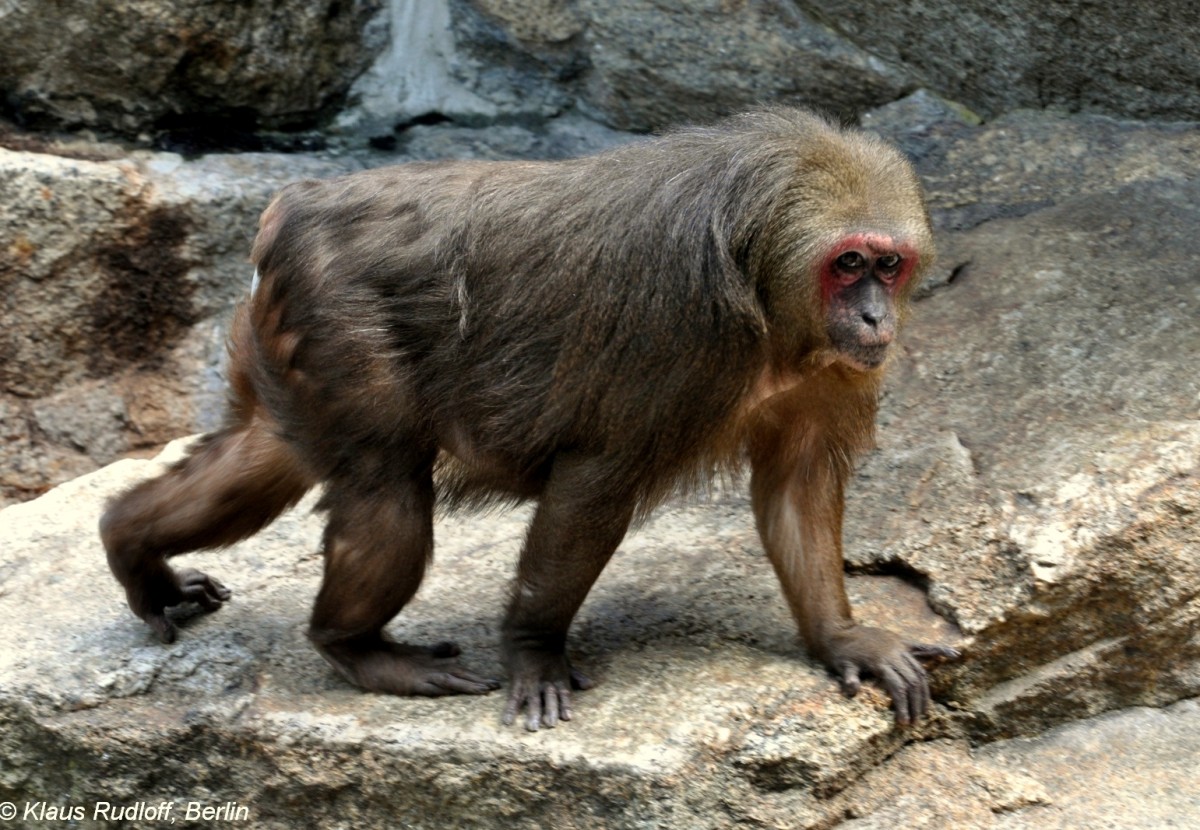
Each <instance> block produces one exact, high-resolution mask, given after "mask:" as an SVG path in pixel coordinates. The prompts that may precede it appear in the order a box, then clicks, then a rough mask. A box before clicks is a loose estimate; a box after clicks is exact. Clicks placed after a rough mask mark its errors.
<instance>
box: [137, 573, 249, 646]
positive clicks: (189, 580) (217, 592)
mask: <svg viewBox="0 0 1200 830" xmlns="http://www.w3.org/2000/svg"><path fill="white" fill-rule="evenodd" d="M122 576H124V577H125V578H123V579H122V580H121V581H122V583H123V584H124V585H125V596H126V598H127V599H128V600H129V607H130V608H131V609H133V613H135V614H137V615H138V616H139V617H141V618H142V619H143V620H145V622H146V623H147V624H148V625H149V626H150V628H152V629H153V630H154V633H155V634H157V635H158V639H159V640H161V641H162V642H164V643H173V642H175V636H176V634H177V629H176V628H175V623H174V622H172V621H171V619H170V618H169V617H167V613H166V611H167V609H168V608H171V607H173V606H176V605H182V604H184V603H186V602H194V603H196V604H197V605H199V606H200V609H201V610H202V611H205V612H211V611H216V610H217V609H218V608H220V607H221V605H222V604H223V603H224V602H225V601H226V600H227V599H229V598H230V597H231V596H232V595H233V592H232V591H230V590H229V589H228V588H226V587H225V586H224V585H222V584H221V583H220V582H218V581H217V580H215V579H213V578H212V577H211V576H208V575H207V574H204V573H201V572H200V571H197V570H193V569H192V568H183V569H181V570H178V571H176V570H174V569H173V568H171V566H169V565H167V563H166V562H163V561H161V560H160V561H159V562H158V563H156V565H155V567H153V568H152V569H150V570H148V571H144V572H142V573H140V574H124V575H122Z"/></svg>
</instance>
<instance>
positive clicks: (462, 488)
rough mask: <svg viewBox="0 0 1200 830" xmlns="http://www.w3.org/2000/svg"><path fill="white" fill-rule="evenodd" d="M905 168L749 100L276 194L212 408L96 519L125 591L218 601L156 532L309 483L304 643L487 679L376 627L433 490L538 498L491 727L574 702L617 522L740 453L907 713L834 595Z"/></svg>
mask: <svg viewBox="0 0 1200 830" xmlns="http://www.w3.org/2000/svg"><path fill="white" fill-rule="evenodd" d="M933 254H934V252H933V245H932V238H931V233H930V228H929V221H928V216H927V213H926V210H925V207H924V203H923V198H922V192H921V187H920V184H919V183H918V181H917V178H916V176H915V175H914V173H913V170H912V169H911V167H910V166H909V164H908V163H907V162H906V161H905V160H904V159H903V158H902V157H901V156H900V154H899V153H897V152H896V151H895V150H894V149H892V148H890V147H889V146H887V145H886V144H884V143H883V142H882V141H880V140H878V139H876V138H873V137H870V136H868V135H865V134H862V133H859V132H856V131H852V130H843V129H840V128H838V127H836V126H833V125H831V124H829V123H827V122H826V121H824V120H823V119H821V118H819V117H817V116H815V115H813V114H811V113H809V112H806V111H802V110H794V109H766V110H760V111H756V112H752V113H749V114H746V115H743V116H740V117H736V118H733V119H731V120H728V121H726V122H724V123H721V124H718V125H716V126H712V127H701V128H690V129H682V130H679V131H676V132H672V133H669V134H666V135H663V136H660V137H657V138H654V139H649V140H645V141H642V142H640V143H635V144H630V145H626V146H623V147H620V148H618V149H615V150H611V151H609V152H605V153H601V154H599V155H594V156H590V157H585V158H579V159H574V160H568V161H555V162H525V161H514V162H480V161H463V162H437V163H417V164H404V165H399V166H394V167H390V168H383V169H376V170H368V171H364V172H359V173H354V174H351V175H348V176H343V177H341V178H335V179H330V180H328V181H303V182H299V183H296V184H292V185H290V186H288V187H286V188H284V189H283V190H282V191H281V192H280V193H279V194H278V196H277V197H276V198H275V199H274V201H273V202H272V203H271V204H270V206H269V207H268V208H267V209H266V211H265V212H264V213H263V215H262V219H261V222H260V228H259V232H258V237H257V239H256V241H255V243H254V248H253V255H252V259H253V261H254V263H255V265H256V266H257V272H256V278H255V287H254V290H253V292H252V295H251V296H250V297H249V298H248V299H247V300H246V301H245V302H244V303H243V304H242V305H241V307H240V308H239V310H238V311H237V314H236V317H235V320H234V322H233V325H232V330H231V335H230V340H231V343H230V350H231V363H230V368H229V374H230V387H231V390H230V404H229V410H228V416H227V420H226V423H225V425H224V426H223V427H222V428H221V429H219V430H218V431H216V432H214V433H211V434H209V435H207V436H205V437H204V438H203V439H202V440H201V441H200V442H199V443H198V444H197V445H196V446H194V448H193V449H192V450H191V451H190V454H189V455H188V456H187V457H186V458H185V459H184V460H182V461H181V462H179V463H178V464H177V465H176V466H175V467H174V468H172V469H171V470H169V471H168V472H166V473H165V474H163V475H161V476H159V477H157V478H154V479H151V480H148V481H145V482H142V483H141V484H138V485H136V486H135V487H133V488H132V489H130V490H128V491H127V492H125V493H124V494H123V495H121V496H119V497H118V498H117V499H115V500H114V501H113V502H112V503H111V504H110V505H109V507H108V509H107V511H106V513H105V514H104V516H103V518H102V519H101V524H100V527H101V536H102V538H103V541H104V546H105V548H106V550H107V553H108V562H109V564H110V566H111V568H112V571H113V573H114V575H115V576H116V578H117V579H118V580H119V582H120V583H121V585H122V586H123V587H124V589H125V592H126V596H127V598H128V601H129V605H130V607H131V608H132V610H133V612H134V613H135V614H137V615H138V616H139V617H141V618H142V619H143V620H145V621H146V622H147V623H148V624H149V625H150V627H151V628H152V629H153V630H154V631H155V632H156V633H157V635H158V636H159V637H160V638H161V639H162V640H163V641H164V642H171V641H173V639H174V637H175V634H176V629H175V625H174V623H173V622H172V621H171V619H170V617H169V616H168V615H167V613H166V611H167V609H169V608H171V607H172V606H175V605H179V604H181V603H189V602H194V603H198V604H199V605H200V606H201V607H202V608H203V609H204V610H214V609H216V608H218V607H220V605H221V604H222V603H223V602H224V601H225V600H227V599H228V598H229V596H230V592H229V591H228V590H227V589H226V588H225V587H224V586H222V585H221V583H220V582H218V581H217V580H216V579H214V578H212V577H210V576H207V575H205V574H203V573H200V572H199V571H195V570H191V569H188V570H178V571H177V570H174V569H172V568H171V567H170V566H169V565H168V564H167V560H168V559H169V558H170V557H172V556H175V555H177V554H181V553H184V552H186V551H193V550H198V549H203V548H214V547H221V546H225V545H229V544H232V543H233V542H236V541H238V540H240V539H243V538H245V537H247V536H250V535H251V534H253V533H255V532H256V531H258V530H259V529H261V528H262V527H264V526H265V525H266V524H268V523H269V522H270V521H271V520H272V519H274V518H275V517H276V516H278V515H279V514H280V513H281V512H282V511H284V510H285V509H286V508H288V507H290V506H291V505H294V504H295V503H296V502H297V501H298V500H299V499H300V498H301V496H302V495H303V494H304V493H305V492H306V491H307V490H309V489H310V488H311V487H313V486H314V485H317V484H320V485H322V487H323V495H322V496H321V498H320V502H319V504H318V509H319V510H320V511H323V512H324V513H325V514H326V515H327V517H328V524H327V526H326V528H325V532H324V540H323V551H324V562H325V570H324V580H323V582H322V584H321V587H320V591H319V593H318V595H317V599H316V604H315V607H314V609H313V612H312V619H311V624H310V628H309V637H310V639H311V640H312V642H313V644H314V645H315V646H316V648H317V650H318V651H319V652H320V653H321V654H322V655H323V656H324V658H325V659H326V660H327V661H328V662H329V663H330V664H331V665H332V666H333V668H334V669H335V670H336V671H337V672H339V673H340V674H341V675H342V676H343V677H345V678H346V679H347V680H348V681H350V682H351V683H354V684H356V685H358V686H360V687H362V688H364V689H367V690H370V691H375V692H386V693H390V694H399V695H446V694H483V693H486V692H490V691H492V690H494V689H496V688H498V687H499V685H500V684H499V683H498V681H496V680H494V679H490V678H487V677H483V676H480V675H478V674H476V673H475V672H472V671H470V670H469V669H467V668H465V667H464V666H462V665H461V664H460V663H459V662H458V660H457V656H458V649H457V647H456V646H454V645H453V644H451V643H441V644H437V645H434V646H416V645H408V644H401V643H398V642H395V641H393V640H392V639H390V638H389V637H388V636H387V635H386V634H385V633H384V626H385V625H386V624H387V623H388V621H389V620H391V619H392V618H393V617H394V616H395V615H396V614H397V613H398V612H399V611H400V609H401V608H403V607H404V605H405V603H407V602H408V601H409V599H410V598H411V597H412V596H413V594H414V592H415V591H416V590H417V587H418V585H419V584H420V582H421V578H422V575H423V574H424V571H425V567H426V563H427V562H429V560H430V557H431V554H432V547H433V513H434V504H435V502H439V503H441V504H443V505H447V506H449V507H451V508H469V507H478V506H481V505H486V504H491V503H496V502H515V501H519V500H524V499H536V501H537V509H536V512H535V514H534V517H533V519H532V522H531V523H530V526H529V530H528V535H527V537H526V539H525V542H524V547H523V549H522V552H521V556H520V562H519V565H518V568H517V575H516V579H515V584H514V586H513V589H512V595H511V600H510V601H509V603H508V609H507V613H506V615H505V617H504V623H503V637H502V656H503V661H504V665H505V667H506V669H507V673H508V677H509V682H510V685H509V690H508V698H507V703H506V706H505V709H504V713H503V717H502V720H503V721H504V723H506V724H511V723H512V722H513V721H514V720H517V719H518V718H519V717H521V716H522V714H523V717H524V719H525V725H526V727H527V728H528V729H531V730H537V729H538V728H539V727H552V726H555V725H556V724H557V723H558V722H560V721H566V720H570V719H571V717H572V714H573V710H572V706H573V701H572V695H571V691H572V690H573V689H582V688H587V687H589V686H590V685H591V681H590V680H589V679H588V678H586V677H585V676H584V675H583V674H581V673H579V672H578V671H576V670H575V669H574V668H573V667H572V666H571V664H570V662H569V660H568V658H567V653H566V640H567V630H568V628H569V627H570V624H571V620H572V618H573V617H574V616H575V613H576V611H577V610H578V609H579V606H580V604H581V603H582V602H583V600H584V597H585V596H586V595H587V593H588V590H589V589H590V588H591V586H592V584H593V582H595V580H596V578H597V576H599V574H600V571H601V570H602V569H603V568H604V566H605V563H607V562H608V560H609V557H611V556H612V554H613V552H614V551H615V550H616V548H617V546H618V545H619V544H620V542H621V540H622V538H623V537H624V536H625V533H626V531H627V530H628V528H629V527H630V525H631V523H633V522H635V521H637V520H639V519H642V518H644V517H645V516H647V514H648V513H649V512H650V511H651V510H652V509H653V508H654V507H655V506H656V505H658V504H660V503H661V502H662V501H663V500H664V499H666V498H667V497H669V496H671V495H672V494H674V493H677V492H680V491H686V490H687V489H688V488H689V487H693V486H695V485H697V484H699V483H702V482H704V481H706V480H708V479H709V478H710V477H711V476H712V475H713V474H715V473H716V472H719V471H722V470H729V469H736V468H740V467H741V466H743V465H745V464H746V463H748V465H749V468H750V492H751V496H752V503H753V510H754V516H755V519H756V522H757V527H758V531H759V533H760V535H761V537H762V542H763V545H764V547H765V549H766V553H767V555H768V557H769V559H770V561H771V563H772V565H773V566H774V569H775V571H776V573H777V575H778V577H779V580H780V582H781V583H782V586H783V591H784V594H785V596H786V598H787V601H788V604H789V605H790V607H791V610H792V612H793V614H794V616H795V618H796V621H797V623H798V626H799V633H800V636H801V638H802V640H803V642H804V644H805V646H806V647H807V648H808V650H809V652H810V653H811V654H812V655H814V656H815V657H817V658H819V659H820V660H822V661H824V663H825V664H826V665H828V666H829V667H830V669H831V670H832V671H833V672H834V673H835V674H836V676H837V677H838V678H839V679H840V681H841V684H842V687H843V689H844V691H846V692H847V693H848V694H850V695H853V694H854V693H855V692H856V691H857V690H858V688H859V686H860V678H861V676H863V675H871V676H874V677H875V678H877V679H878V680H879V681H880V682H881V683H882V684H883V686H884V687H885V688H886V689H887V691H888V692H889V693H890V695H891V698H892V701H893V708H894V711H895V719H896V721H897V722H898V723H899V724H901V725H905V724H908V723H910V722H912V721H913V720H914V719H916V718H918V717H920V716H922V715H923V714H924V713H925V712H926V711H927V710H928V709H929V706H930V696H929V686H928V682H927V678H926V674H925V671H924V669H923V668H922V666H921V664H920V663H919V662H918V658H929V657H933V658H938V657H953V656H955V652H954V651H953V650H952V649H949V648H946V647H943V646H931V645H915V644H912V643H909V642H907V641H906V640H904V639H903V638H901V637H900V636H898V635H896V634H894V633H892V632H890V631H886V630H883V629H879V628H872V627H868V626H864V625H860V624H858V623H856V622H855V621H854V619H853V618H852V616H851V611H850V605H849V602H848V601H847V598H846V591H845V587H844V584H843V562H842V510H843V503H844V502H843V492H844V490H845V487H846V482H847V479H848V478H849V476H850V474H851V470H852V464H853V460H854V458H855V455H856V454H857V453H859V452H860V451H861V450H863V449H864V448H865V447H867V446H868V445H869V444H870V443H871V441H872V435H873V429H874V416H875V410H876V404H877V397H878V392H879V386H880V380H881V378H882V375H883V371H884V367H885V366H886V364H887V361H888V356H889V354H890V352H891V347H892V344H893V341H894V340H895V337H896V333H897V329H898V327H899V326H900V323H901V321H902V319H903V317H904V315H905V309H906V305H907V301H908V298H909V296H910V294H911V293H912V290H913V287H914V285H916V283H917V281H918V280H919V279H920V278H921V275H922V273H923V272H925V271H926V270H927V268H928V267H929V264H930V262H931V260H932V258H933Z"/></svg>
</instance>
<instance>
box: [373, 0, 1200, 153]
mask: <svg viewBox="0 0 1200 830" xmlns="http://www.w3.org/2000/svg"><path fill="white" fill-rule="evenodd" d="M396 3H397V5H400V6H405V7H412V8H416V6H415V4H414V3H413V2H412V0H407V1H406V2H400V0H396ZM421 8H422V11H421V15H422V18H421V19H422V20H425V19H431V18H432V16H433V15H435V13H436V14H437V15H443V16H444V15H445V14H446V12H445V11H443V9H444V3H443V2H439V3H429V4H423V5H422V7H421ZM440 19H441V18H439V20H440ZM449 19H450V21H451V29H452V31H451V34H450V35H449V36H447V35H446V34H445V33H444V28H438V29H437V31H438V32H441V33H442V34H440V35H439V37H440V40H439V41H438V42H439V44H440V45H439V47H438V60H437V62H436V63H437V65H438V66H441V67H444V68H443V69H442V70H439V71H440V72H441V75H440V76H439V77H440V78H441V79H442V81H440V82H439V83H437V84H433V85H432V87H431V88H435V89H444V90H447V92H446V93H439V94H443V95H444V96H448V97H449V100H448V101H447V103H446V107H447V108H446V109H439V106H441V105H440V104H438V103H437V102H436V101H435V100H434V99H435V98H437V95H434V94H427V95H425V96H424V98H425V102H426V105H425V108H421V107H417V108H415V109H414V108H413V107H412V106H409V107H408V108H405V107H399V108H396V107H393V110H394V118H393V121H403V120H404V119H405V118H411V117H413V116H416V115H420V114H422V112H429V111H440V112H444V113H445V114H447V115H450V116H453V117H463V116H466V117H472V116H475V117H479V116H483V117H495V116H496V115H497V114H499V115H500V116H501V117H503V116H510V117H511V116H520V117H545V116H546V115H548V114H552V113H554V112H557V111H560V110H562V109H563V108H566V107H571V106H575V107H578V108H579V109H581V110H582V111H584V112H586V113H587V114H589V115H591V116H593V117H595V118H597V119H599V120H602V121H604V122H605V123H607V124H609V125H611V126H614V127H617V128H619V129H628V130H637V131H646V130H651V129H661V128H663V127H666V126H669V125H671V124H675V123H678V122H681V121H697V120H700V121H706V120H711V119H713V118H714V117H716V116H719V115H723V114H726V113H729V112H731V111H735V110H738V109H743V108H745V107H748V106H751V105H754V104H759V103H803V104H807V105H809V106H813V107H817V108H819V109H823V110H826V111H828V112H830V113H832V114H834V115H835V116H837V117H840V118H849V119H854V118H856V117H857V116H858V115H860V114H861V113H862V112H864V111H865V110H869V109H871V108H873V107H877V106H879V105H881V104H885V103H887V102H889V101H893V100H895V99H897V98H900V97H901V96H903V95H905V94H906V93H908V92H911V91H912V90H914V89H917V88H919V87H926V88H928V89H929V90H931V91H932V92H934V93H936V94H938V95H941V96H943V97H945V98H948V99H951V100H953V101H957V102H960V104H962V105H964V106H965V107H967V108H969V109H970V110H973V111H975V112H978V113H980V114H982V115H984V116H986V117H989V118H993V117H997V116H1000V115H1002V114H1004V113H1006V112H1008V111H1010V110H1013V109H1018V108H1031V107H1036V108H1053V109H1060V110H1066V111H1072V112H1076V111H1083V112H1091V113H1102V114H1109V115H1115V116H1125V117H1137V118H1157V119H1177V120H1180V119H1197V118H1200V92H1198V91H1197V87H1196V84H1195V83H1193V80H1194V79H1195V78H1196V77H1198V76H1200V57H1198V56H1197V54H1196V51H1195V50H1194V49H1193V48H1191V47H1192V44H1193V43H1194V42H1195V41H1196V39H1197V36H1198V35H1200V13H1198V12H1197V10H1196V8H1195V7H1194V6H1193V5H1192V4H1191V3H1189V2H1188V0H1169V2H1167V3H1165V4H1158V5H1156V6H1155V8H1154V9H1152V10H1142V9H1140V8H1137V9H1135V8H1133V7H1126V6H1113V5H1109V6H1105V7H1103V8H1099V7H1095V6H1093V5H1090V4H1087V3H1084V2H1082V0H1077V2H1070V3H1064V4H1060V5H1058V6H1056V7H1055V8H1054V9H1052V10H1049V11H1048V10H1046V9H1045V8H1044V7H1043V6H1040V5H1033V4H1022V3H1013V2H1010V3H1006V4H1000V5H997V4H996V3H992V2H986V0H970V2H968V3H966V4H965V5H964V4H962V3H949V2H943V3H938V2H933V3H923V4H921V6H919V7H912V6H910V5H905V4H900V5H897V4H895V3H887V2H881V1H880V0H872V1H871V2H867V3H862V2H854V3H850V2H846V0H815V2H812V3H806V4H793V3H758V2H746V1H745V0H672V2H663V1H662V0H616V2H611V1H610V0H579V2H567V1H566V0H450V2H449ZM422 25H424V24H422ZM441 25H442V24H439V27H440V26H441ZM396 31H398V32H399V33H400V37H401V38H405V39H409V38H411V36H410V35H409V34H408V32H409V31H410V28H407V27H405V28H400V29H397V30H396ZM398 42H399V41H398ZM405 42H407V41H405ZM393 51H395V52H396V53H397V54H402V53H403V52H409V53H412V54H422V55H423V54H424V52H422V51H421V50H420V49H408V50H399V49H394V50H393ZM402 63H403V62H402ZM432 65H433V62H430V61H428V60H425V59H424V58H422V59H421V60H420V61H416V62H414V63H403V65H397V66H393V67H391V68H392V72H391V76H392V77H396V76H399V77H403V78H408V77H410V76H411V75H413V74H418V75H421V76H422V77H427V78H428V77H429V76H430V70H429V69H428V67H430V66H432ZM384 77H386V76H384ZM410 85H411V84H410ZM427 86H428V84H427Z"/></svg>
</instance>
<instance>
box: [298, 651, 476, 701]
mask: <svg viewBox="0 0 1200 830" xmlns="http://www.w3.org/2000/svg"><path fill="white" fill-rule="evenodd" d="M316 646H317V650H318V651H319V652H321V656H322V657H324V658H325V659H326V661H328V662H329V664H330V665H331V666H333V667H334V669H336V670H337V672H338V674H340V675H342V677H344V678H346V679H347V680H349V681H350V682H351V683H353V684H354V685H356V686H359V687H361V688H363V689H366V690H367V691H369V692H381V693H383V694H390V695H420V696H422V697H440V696H442V695H484V694H487V693H488V692H491V691H494V690H496V689H499V688H500V681H499V680H493V679H491V678H487V677H483V676H481V675H478V674H475V673H474V672H472V671H469V670H468V669H465V668H463V667H462V666H460V665H459V663H458V659H457V658H458V655H459V654H461V650H460V649H459V647H458V646H457V645H455V644H454V643H438V644H437V645H434V646H429V647H426V646H412V645H406V644H404V643H393V642H391V641H389V640H384V639H383V638H381V637H377V636H373V637H369V638H363V639H358V640H343V641H338V642H333V643H328V644H322V643H319V642H318V643H316Z"/></svg>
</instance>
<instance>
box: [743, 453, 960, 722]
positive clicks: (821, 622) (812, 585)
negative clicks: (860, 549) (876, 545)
mask: <svg viewBox="0 0 1200 830" xmlns="http://www.w3.org/2000/svg"><path fill="white" fill-rule="evenodd" d="M819 444H820V442H819V441H810V442H809V451H808V452H806V453H804V454H803V457H802V458H801V459H799V460H798V463H793V464H788V463H787V457H788V454H787V453H786V452H784V451H783V447H781V446H778V445H776V446H773V447H770V448H766V447H762V446H760V447H758V451H756V452H755V453H754V457H753V475H752V479H751V497H752V500H753V503H754V514H755V519H756V521H757V524H758V532H759V535H760V536H761V537H762V541H763V546H764V547H765V548H766V551H767V556H768V557H769V558H770V560H771V564H772V565H773V566H774V568H775V573H776V575H777V576H778V577H779V581H780V582H781V583H782V585H783V591H784V594H785V595H786V597H787V600H788V604H789V605H790V606H791V609H792V614H793V615H794V616H795V618H796V622H797V623H798V625H799V627H800V636H801V638H802V639H803V640H804V644H805V646H806V647H807V648H808V650H809V653H810V654H812V655H813V656H815V657H817V658H819V659H820V660H822V661H823V662H824V663H825V664H826V665H827V666H829V667H830V669H832V670H833V671H834V672H835V673H836V674H837V676H838V677H839V679H840V680H841V685H842V690H843V691H844V692H845V693H846V694H847V695H849V696H850V697H853V696H854V695H855V694H857V693H858V690H859V688H860V686H861V681H860V675H861V674H862V673H863V672H867V673H870V674H872V675H874V676H875V677H876V678H878V679H879V680H880V682H882V683H883V685H884V687H885V688H886V689H887V690H888V693H889V694H890V695H891V697H892V708H893V710H894V711H895V716H896V723H897V724H899V725H901V726H906V725H908V724H910V723H912V722H913V721H914V720H916V719H917V718H920V717H921V716H922V715H924V714H925V713H926V711H928V709H929V705H930V696H929V681H928V679H927V677H926V675H925V670H924V669H923V668H922V667H921V664H920V663H918V662H917V658H918V657H946V658H953V657H957V656H958V652H956V651H955V650H954V649H952V648H948V647H946V646H929V645H916V644H912V643H908V642H906V641H905V640H903V639H902V638H900V637H899V636H897V635H896V634H894V633H892V632H891V631H888V630H885V629H881V628H872V627H870V626H865V625H859V624H857V623H855V622H854V619H853V617H852V615H851V612H850V601H849V599H848V598H847V597H846V587H845V579H844V577H843V574H842V569H843V565H842V510H843V505H844V481H843V478H844V473H843V471H842V469H841V468H839V466H838V465H837V463H836V461H835V459H834V456H833V453H832V452H831V451H829V450H828V449H827V448H824V447H819V446H817V447H814V445H819Z"/></svg>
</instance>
